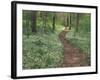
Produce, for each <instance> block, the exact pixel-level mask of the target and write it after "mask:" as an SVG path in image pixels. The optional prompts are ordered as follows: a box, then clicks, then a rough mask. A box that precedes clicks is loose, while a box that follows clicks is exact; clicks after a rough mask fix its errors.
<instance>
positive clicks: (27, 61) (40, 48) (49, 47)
mask: <svg viewBox="0 0 100 80" xmlns="http://www.w3.org/2000/svg"><path fill="white" fill-rule="evenodd" d="M50 36H51V37H50ZM62 59H63V49H62V46H61V43H60V42H59V39H58V38H57V35H56V34H52V33H51V34H42V35H41V34H40V33H37V34H36V35H30V36H29V38H27V37H26V36H25V35H24V36H23V68H24V69H33V68H54V67H60V66H61V64H62V62H63V60H62Z"/></svg>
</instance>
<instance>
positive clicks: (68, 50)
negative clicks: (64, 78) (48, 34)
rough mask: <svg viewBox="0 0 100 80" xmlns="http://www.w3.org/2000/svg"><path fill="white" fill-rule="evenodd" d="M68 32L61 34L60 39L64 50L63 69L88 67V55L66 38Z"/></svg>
mask: <svg viewBox="0 0 100 80" xmlns="http://www.w3.org/2000/svg"><path fill="white" fill-rule="evenodd" d="M67 32H68V31H64V30H63V31H62V32H60V33H59V39H60V41H61V43H62V45H63V49H64V60H63V67H78V66H88V65H87V63H86V62H87V61H86V60H87V57H86V55H85V54H84V53H83V52H82V51H80V49H79V48H76V47H74V46H73V45H71V44H70V42H69V41H68V40H67V38H66V37H65V36H66V34H67Z"/></svg>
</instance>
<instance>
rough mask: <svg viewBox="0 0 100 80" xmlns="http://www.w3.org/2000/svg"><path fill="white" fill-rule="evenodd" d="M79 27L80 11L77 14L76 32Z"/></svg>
mask: <svg viewBox="0 0 100 80" xmlns="http://www.w3.org/2000/svg"><path fill="white" fill-rule="evenodd" d="M78 28H79V13H77V14H76V32H78Z"/></svg>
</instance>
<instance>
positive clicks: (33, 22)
mask: <svg viewBox="0 0 100 80" xmlns="http://www.w3.org/2000/svg"><path fill="white" fill-rule="evenodd" d="M30 18H31V27H32V32H36V31H37V30H36V19H37V16H36V12H35V11H31V17H30Z"/></svg>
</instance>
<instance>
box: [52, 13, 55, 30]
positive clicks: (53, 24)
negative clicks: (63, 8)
mask: <svg viewBox="0 0 100 80" xmlns="http://www.w3.org/2000/svg"><path fill="white" fill-rule="evenodd" d="M55 19H56V16H55V13H53V23H52V26H53V31H55Z"/></svg>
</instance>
